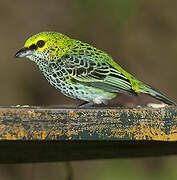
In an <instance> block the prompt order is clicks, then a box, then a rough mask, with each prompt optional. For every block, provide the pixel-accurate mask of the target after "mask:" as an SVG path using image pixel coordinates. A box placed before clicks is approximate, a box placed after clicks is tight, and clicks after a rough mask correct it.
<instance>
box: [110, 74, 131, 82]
mask: <svg viewBox="0 0 177 180" xmlns="http://www.w3.org/2000/svg"><path fill="white" fill-rule="evenodd" d="M110 76H113V77H115V78H118V79H122V80H124V81H126V82H128V83H130V80H129V79H127V78H126V77H124V76H123V75H122V74H121V75H119V74H110Z"/></svg>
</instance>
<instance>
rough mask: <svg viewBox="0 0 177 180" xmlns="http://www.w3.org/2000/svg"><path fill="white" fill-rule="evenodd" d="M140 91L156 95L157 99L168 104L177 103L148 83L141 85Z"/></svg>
mask: <svg viewBox="0 0 177 180" xmlns="http://www.w3.org/2000/svg"><path fill="white" fill-rule="evenodd" d="M140 91H141V92H142V93H145V94H148V95H150V96H152V97H155V98H156V99H158V100H160V101H162V102H164V103H166V104H168V105H175V106H176V103H175V102H173V101H171V100H170V99H169V98H168V97H166V96H165V95H163V94H162V93H160V92H159V91H157V90H155V89H153V88H151V87H149V86H146V85H144V84H143V85H142V86H141V87H140Z"/></svg>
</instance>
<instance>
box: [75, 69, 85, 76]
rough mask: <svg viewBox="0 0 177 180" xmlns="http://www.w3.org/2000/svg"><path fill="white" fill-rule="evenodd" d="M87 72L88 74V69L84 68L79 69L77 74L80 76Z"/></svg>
mask: <svg viewBox="0 0 177 180" xmlns="http://www.w3.org/2000/svg"><path fill="white" fill-rule="evenodd" d="M85 72H86V69H85V68H83V67H81V68H78V69H77V74H78V75H80V74H82V73H85Z"/></svg>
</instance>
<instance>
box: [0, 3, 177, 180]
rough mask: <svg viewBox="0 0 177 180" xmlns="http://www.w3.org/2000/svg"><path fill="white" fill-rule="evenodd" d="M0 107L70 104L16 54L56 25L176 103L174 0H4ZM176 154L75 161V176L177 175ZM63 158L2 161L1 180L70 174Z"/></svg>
mask: <svg viewBox="0 0 177 180" xmlns="http://www.w3.org/2000/svg"><path fill="white" fill-rule="evenodd" d="M0 27H1V28H0V32H1V33H0V40H1V41H0V51H1V53H0V59H1V66H0V73H1V74H0V81H1V88H0V93H1V104H0V105H1V106H8V105H18V104H20V105H23V104H28V105H65V106H73V105H76V104H78V103H79V102H78V101H77V102H76V101H75V100H71V99H69V98H67V97H65V96H63V95H62V94H60V93H59V92H57V91H56V90H55V89H54V88H53V87H51V86H50V85H49V84H48V82H47V81H46V80H45V79H44V77H43V76H42V74H41V73H40V72H39V70H38V68H37V67H36V65H35V64H34V63H32V62H30V61H29V60H27V59H14V58H13V56H14V54H15V53H16V51H17V50H19V49H20V48H21V47H22V46H23V44H24V42H25V40H26V39H27V38H28V37H30V36H31V35H33V34H34V33H38V32H40V31H58V32H62V33H64V34H67V35H69V36H70V37H72V38H75V39H79V40H82V41H85V42H88V43H90V44H92V45H94V46H96V47H97V48H99V49H102V50H104V51H106V52H107V53H108V54H110V55H111V56H112V57H113V58H114V59H115V60H116V61H117V62H118V63H119V64H120V65H121V66H122V67H124V68H125V69H126V70H127V71H129V72H130V73H132V74H133V75H135V76H136V77H137V78H138V79H140V80H142V81H144V82H146V83H148V84H151V85H152V86H153V87H155V88H156V89H159V90H160V91H161V92H163V93H165V94H166V95H168V97H169V98H171V99H172V100H174V101H177V96H176V92H177V72H176V67H177V1H174V0H168V1H167V0H156V1H154V0H148V1H147V0H109V1H108V0H53V1H47V0H38V1H37V0H36V1H34V0H31V1H24V0H18V1H17V0H13V1H6V0H1V1H0ZM176 160H177V157H175V156H174V157H169V158H167V157H164V158H147V159H117V160H97V161H79V162H72V166H73V168H74V177H75V179H77V180H90V179H91V180H92V179H93V180H117V179H136V180H141V179H143V180H146V179H161V180H163V179H172V180H173V179H174V180H175V179H177V171H176V168H177V165H176ZM65 170H66V168H65V164H64V163H44V164H38V163H37V164H21V165H0V179H3V180H6V179H7V180H11V179H13V180H14V179H15V180H16V179H18V180H31V179H33V180H39V179H43V180H47V179H51V180H58V179H61V180H62V179H65V177H66V171H65Z"/></svg>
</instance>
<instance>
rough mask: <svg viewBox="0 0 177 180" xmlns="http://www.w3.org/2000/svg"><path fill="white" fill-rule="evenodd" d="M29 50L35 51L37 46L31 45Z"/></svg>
mask: <svg viewBox="0 0 177 180" xmlns="http://www.w3.org/2000/svg"><path fill="white" fill-rule="evenodd" d="M29 49H31V50H35V49H37V46H36V45H35V44H32V45H31V46H30V47H29Z"/></svg>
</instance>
